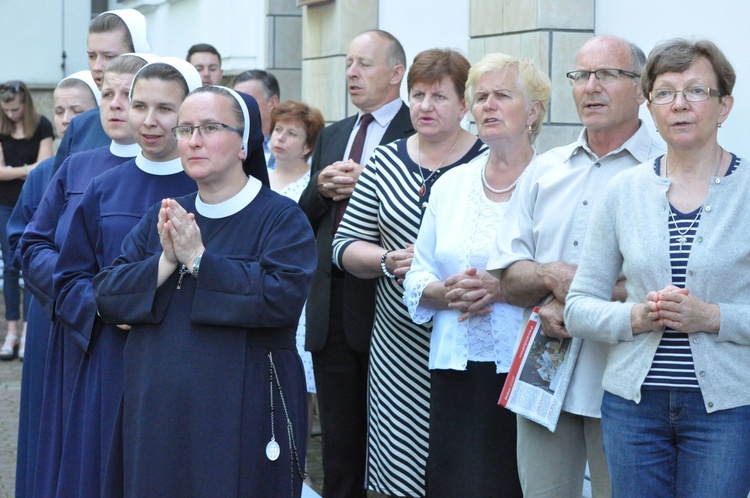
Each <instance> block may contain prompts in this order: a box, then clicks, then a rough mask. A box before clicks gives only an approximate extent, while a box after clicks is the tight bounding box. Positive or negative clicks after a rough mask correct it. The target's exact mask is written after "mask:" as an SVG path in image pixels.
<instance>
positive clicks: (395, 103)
mask: <svg viewBox="0 0 750 498" xmlns="http://www.w3.org/2000/svg"><path fill="white" fill-rule="evenodd" d="M401 104H403V102H402V101H401V97H399V98H397V99H394V100H392V101H390V102H388V103H387V104H385V105H383V106H380V107H379V108H378V109H375V110H374V111H372V112H371V113H370V114H372V117H373V118H375V121H376V122H377V123H378V124H379V125H380V126H382V127H383V128H387V127H388V125H389V124H390V123H391V121H393V118H395V117H396V114H398V111H399V109H401ZM363 114H365V113H364V112H362V111H359V113H358V114H357V122H356V123H354V125H355V126H359V123H360V122H361V121H362V115H363Z"/></svg>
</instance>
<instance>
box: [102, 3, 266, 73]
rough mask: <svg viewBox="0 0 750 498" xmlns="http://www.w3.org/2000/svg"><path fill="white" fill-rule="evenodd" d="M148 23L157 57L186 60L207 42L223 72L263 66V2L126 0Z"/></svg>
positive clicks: (264, 23)
mask: <svg viewBox="0 0 750 498" xmlns="http://www.w3.org/2000/svg"><path fill="white" fill-rule="evenodd" d="M116 8H137V9H138V10H140V11H142V12H143V13H144V14H145V16H146V19H147V20H148V29H149V39H150V41H151V48H152V49H153V51H154V53H156V54H158V55H170V56H175V57H185V55H187V51H188V49H189V48H190V46H191V45H193V44H195V43H210V44H211V45H213V46H215V47H216V49H217V50H218V51H219V53H221V56H222V67H223V69H224V71H228V70H233V69H247V68H254V67H265V65H266V60H265V57H266V56H265V33H266V18H265V2H263V1H262V0H253V1H245V0H243V1H238V0H211V1H203V0H171V1H169V2H167V1H164V0H126V1H124V2H121V3H119V4H118V5H117V7H116Z"/></svg>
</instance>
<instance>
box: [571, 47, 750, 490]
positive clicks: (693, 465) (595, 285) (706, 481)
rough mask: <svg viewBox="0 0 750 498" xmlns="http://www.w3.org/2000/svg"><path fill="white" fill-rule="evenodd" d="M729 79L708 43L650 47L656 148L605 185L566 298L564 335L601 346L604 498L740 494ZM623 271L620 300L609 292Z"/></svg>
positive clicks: (741, 374) (742, 388)
mask: <svg viewBox="0 0 750 498" xmlns="http://www.w3.org/2000/svg"><path fill="white" fill-rule="evenodd" d="M734 83H735V72H734V69H733V68H732V65H731V64H730V63H729V61H728V60H727V58H726V57H725V56H724V54H723V53H722V52H721V50H720V49H719V48H718V47H717V46H716V45H714V44H713V43H711V42H709V41H706V40H699V41H687V40H682V39H675V40H669V41H666V42H663V43H661V44H659V45H657V46H656V48H654V50H653V51H652V52H651V54H650V55H649V58H648V62H647V63H646V67H645V69H644V72H643V76H642V79H641V86H642V89H643V93H644V95H645V96H646V97H647V99H648V108H649V110H650V112H651V115H652V117H653V119H654V122H655V124H656V127H657V129H658V130H659V133H660V134H661V136H662V137H663V138H664V140H665V141H666V143H667V153H666V154H664V155H663V156H661V157H658V158H657V159H656V160H655V161H653V162H648V163H644V164H642V165H641V166H639V167H637V168H633V169H632V170H629V171H627V172H624V173H621V174H620V175H619V176H617V177H616V178H615V179H614V180H612V182H610V183H609V184H608V186H607V191H606V193H605V194H604V196H605V199H603V200H602V202H600V203H599V204H598V205H597V206H596V208H595V210H594V213H593V214H592V217H591V222H590V223H589V227H588V230H589V231H588V234H587V236H586V244H585V245H584V248H583V255H582V259H581V263H580V266H579V268H578V271H577V273H576V276H575V278H574V280H573V282H572V285H571V288H570V294H569V295H568V298H567V304H566V309H565V323H566V325H567V328H568V331H569V332H570V333H571V335H573V336H577V337H585V338H591V339H595V340H600V341H604V342H607V343H609V344H611V345H612V347H611V350H610V353H609V356H608V359H607V366H606V370H605V373H604V379H603V387H604V390H605V393H604V398H603V401H602V432H603V442H604V452H605V454H606V457H607V463H608V466H609V472H610V475H611V479H612V489H613V493H612V494H613V496H615V497H617V496H662V497H669V496H674V497H678V496H722V497H745V496H747V495H748V492H750V445H748V441H750V391H748V385H750V370H748V365H750V328H749V327H748V323H749V322H750V304H748V303H750V285H748V277H749V276H750V245H748V243H747V241H748V238H749V237H750V225H748V224H747V223H744V222H743V219H742V216H743V213H744V212H745V210H746V204H747V199H749V198H750V177H749V176H748V171H747V165H746V164H745V160H743V159H740V158H739V157H737V156H736V155H734V154H732V153H731V152H729V151H725V150H724V149H723V148H722V147H721V145H719V143H718V141H717V135H718V129H719V128H720V127H721V126H722V123H724V122H725V121H726V119H727V118H728V117H729V113H730V111H731V110H732V105H733V103H734V98H733V97H732V88H733V87H734ZM622 274H624V276H625V278H626V289H627V300H626V302H624V303H621V302H611V301H610V299H611V296H612V290H613V288H614V285H615V282H616V281H617V279H618V278H619V276H620V275H622Z"/></svg>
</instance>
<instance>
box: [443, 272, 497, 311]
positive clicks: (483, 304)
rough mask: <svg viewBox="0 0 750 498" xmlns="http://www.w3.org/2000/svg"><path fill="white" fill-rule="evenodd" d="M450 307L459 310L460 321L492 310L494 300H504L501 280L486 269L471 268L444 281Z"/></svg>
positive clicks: (446, 297)
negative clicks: (501, 291) (501, 292)
mask: <svg viewBox="0 0 750 498" xmlns="http://www.w3.org/2000/svg"><path fill="white" fill-rule="evenodd" d="M443 285H444V287H445V299H446V300H447V301H448V308H449V309H454V310H458V311H460V312H461V316H459V317H458V321H459V322H463V321H464V320H468V319H469V318H471V317H473V316H480V315H486V314H488V313H490V312H492V306H490V305H491V304H492V303H493V302H502V301H503V299H502V295H501V294H500V281H499V280H498V279H496V278H495V277H493V276H492V275H491V274H490V273H488V272H487V271H485V270H477V269H476V268H473V267H472V268H469V269H467V270H465V271H462V272H460V273H457V274H455V275H453V276H452V277H449V278H447V279H446V280H445V282H444V283H443Z"/></svg>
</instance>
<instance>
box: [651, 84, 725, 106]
mask: <svg viewBox="0 0 750 498" xmlns="http://www.w3.org/2000/svg"><path fill="white" fill-rule="evenodd" d="M678 93H681V94H682V95H683V96H684V97H685V100H687V101H688V102H705V101H706V100H708V99H709V98H711V97H723V95H722V94H721V92H720V91H718V90H714V89H713V88H709V87H707V86H689V87H687V88H683V89H682V90H675V89H674V88H657V89H656V90H653V91H651V92H649V94H648V101H649V102H651V103H652V104H656V105H664V104H671V103H672V102H674V99H675V98H677V94H678Z"/></svg>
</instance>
